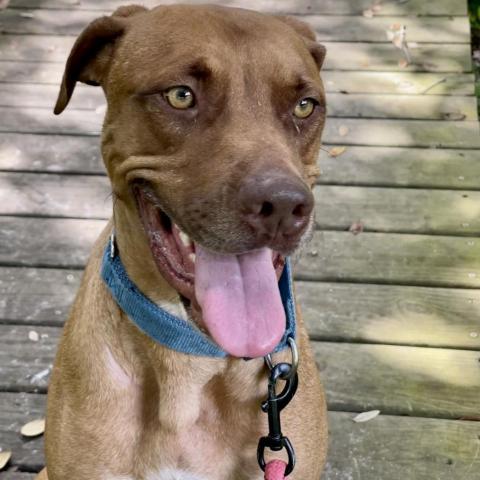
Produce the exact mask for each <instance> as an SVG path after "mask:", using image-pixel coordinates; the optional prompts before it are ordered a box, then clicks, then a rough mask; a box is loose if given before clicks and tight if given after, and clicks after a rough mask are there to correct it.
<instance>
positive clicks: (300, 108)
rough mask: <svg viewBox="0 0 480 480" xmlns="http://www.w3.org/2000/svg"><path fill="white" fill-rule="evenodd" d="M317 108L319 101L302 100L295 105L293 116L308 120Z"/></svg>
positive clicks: (311, 99)
mask: <svg viewBox="0 0 480 480" xmlns="http://www.w3.org/2000/svg"><path fill="white" fill-rule="evenodd" d="M316 106H317V101H316V100H314V99H313V98H302V100H300V101H299V102H298V103H297V104H296V105H295V109H294V110H293V114H294V115H295V116H296V117H297V118H307V117H309V116H310V115H311V114H312V113H313V111H314V110H315V107H316Z"/></svg>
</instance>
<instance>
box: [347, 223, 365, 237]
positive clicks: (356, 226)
mask: <svg viewBox="0 0 480 480" xmlns="http://www.w3.org/2000/svg"><path fill="white" fill-rule="evenodd" d="M348 231H349V232H352V233H353V234H354V235H358V234H359V233H362V232H363V223H362V222H353V223H352V224H351V225H350V228H349V229H348Z"/></svg>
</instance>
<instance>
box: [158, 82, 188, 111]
mask: <svg viewBox="0 0 480 480" xmlns="http://www.w3.org/2000/svg"><path fill="white" fill-rule="evenodd" d="M163 96H164V97H165V99H166V100H167V102H168V103H169V104H170V106H172V107H173V108H176V109H179V110H186V109H187V108H192V107H193V106H194V105H195V96H194V95H193V92H192V90H191V89H190V88H188V87H171V88H169V89H168V90H165V92H163Z"/></svg>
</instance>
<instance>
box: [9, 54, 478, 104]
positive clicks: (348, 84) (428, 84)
mask: <svg viewBox="0 0 480 480" xmlns="http://www.w3.org/2000/svg"><path fill="white" fill-rule="evenodd" d="M5 63H8V62H5ZM17 65H18V64H17ZM6 68H8V67H6ZM0 75H1V74H0ZM6 75H8V73H6ZM32 75H35V72H32ZM57 76H58V75H57ZM1 78H2V77H1V76H0V79H1ZM322 78H323V82H324V84H325V88H326V91H327V92H331V93H374V94H395V95H402V94H405V95H473V94H474V89H473V83H474V81H475V80H474V78H473V76H472V75H471V74H466V73H421V72H360V71H351V72H348V71H324V72H322ZM327 99H328V97H327Z"/></svg>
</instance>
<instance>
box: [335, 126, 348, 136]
mask: <svg viewBox="0 0 480 480" xmlns="http://www.w3.org/2000/svg"><path fill="white" fill-rule="evenodd" d="M349 131H350V130H349V129H348V127H347V126H346V125H340V127H339V129H338V133H339V134H340V136H341V137H345V136H346V135H348V132H349Z"/></svg>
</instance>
